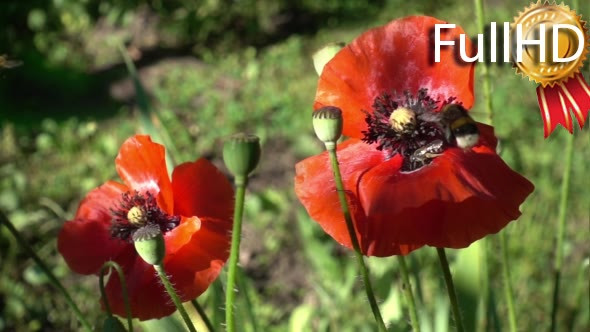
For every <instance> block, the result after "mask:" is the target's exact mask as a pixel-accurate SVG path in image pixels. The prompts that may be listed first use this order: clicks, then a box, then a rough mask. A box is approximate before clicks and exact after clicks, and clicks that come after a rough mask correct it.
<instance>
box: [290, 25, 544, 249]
mask: <svg viewBox="0 0 590 332" xmlns="http://www.w3.org/2000/svg"><path fill="white" fill-rule="evenodd" d="M439 23H446V22H443V21H439V20H437V19H435V18H432V17H425V16H414V17H406V18H403V19H399V20H395V21H392V22H390V23H389V24H387V25H385V26H382V27H379V28H375V29H371V30H369V31H367V32H365V33H363V34H362V35H361V36H359V37H358V38H357V39H355V40H354V41H353V42H352V43H351V44H349V45H348V46H346V47H345V48H343V49H342V50H341V51H340V52H339V53H337V54H336V56H335V57H334V58H333V59H332V60H331V61H330V62H328V64H327V65H326V66H325V67H324V69H323V72H322V74H321V76H320V79H319V83H318V88H317V93H316V98H315V104H314V109H316V110H317V109H319V108H321V107H324V106H336V107H339V108H340V109H341V110H342V115H343V118H344V126H343V133H344V135H347V136H350V137H351V138H350V139H348V140H347V141H345V142H344V143H343V144H340V145H339V146H338V151H337V153H338V157H339V162H340V167H341V172H342V176H343V178H344V182H345V183H344V185H345V188H346V190H347V195H348V200H349V202H350V205H351V209H352V214H353V216H354V223H355V227H356V232H357V237H358V239H359V241H360V245H361V249H362V251H363V253H364V254H366V255H373V256H390V255H394V254H407V253H408V252H410V251H411V250H413V249H416V248H419V247H420V246H422V245H431V246H436V247H450V248H462V247H466V246H468V245H469V244H471V243H472V242H474V241H476V240H478V239H480V238H482V237H483V236H485V235H487V234H490V233H496V232H498V231H499V230H500V229H502V228H503V227H504V226H506V224H507V223H508V222H510V221H511V220H514V219H516V218H518V216H519V215H520V211H519V205H520V204H521V203H522V202H523V201H524V199H525V198H526V197H527V196H528V195H529V194H530V193H531V192H532V191H533V185H532V184H531V183H530V182H529V181H528V180H526V179H525V178H523V177H522V176H520V175H519V174H518V173H516V172H514V171H512V170H511V169H510V168H509V167H508V166H507V165H506V164H505V163H504V162H503V161H502V160H501V159H500V157H499V156H498V155H497V154H496V152H495V151H496V150H495V148H496V144H497V141H496V138H495V137H494V134H493V129H492V128H491V127H489V126H486V125H483V124H478V123H475V122H473V120H471V118H470V117H468V116H467V112H466V108H469V107H471V105H472V104H473V65H471V64H465V63H458V62H457V60H456V58H457V57H456V56H455V54H454V52H457V50H455V49H454V47H443V48H442V50H441V62H433V60H432V58H431V57H432V54H433V52H434V50H433V48H432V47H431V45H432V44H433V43H432V40H433V39H432V38H433V33H434V32H433V31H434V26H435V24H439ZM444 31H446V34H445V33H443V35H442V38H444V39H445V40H453V39H455V40H458V36H459V34H461V33H464V32H463V30H462V29H461V28H460V27H456V28H454V29H446V30H443V32H444ZM467 46H468V47H470V44H469V43H468V45H467ZM443 108H444V111H441V109H443ZM447 110H455V112H451V111H447ZM472 134H473V135H472ZM295 191H296V194H297V196H298V197H299V199H300V201H301V202H302V203H303V205H304V206H305V208H306V209H307V211H308V213H309V214H310V216H311V217H312V218H313V219H314V220H316V221H317V222H318V223H319V224H320V225H321V226H322V228H323V229H324V230H325V231H326V232H327V233H328V234H330V235H331V236H332V237H333V238H334V239H336V240H337V241H338V242H340V243H341V244H343V245H345V246H347V247H349V248H350V247H351V245H350V239H349V236H348V233H347V231H346V225H345V223H344V220H343V217H342V212H341V210H340V204H339V202H338V197H337V194H336V189H335V186H334V181H333V179H332V173H331V168H330V162H329V159H328V156H327V154H326V153H322V154H320V155H317V156H314V157H311V158H308V159H306V160H303V161H301V162H299V163H298V164H297V165H296V177H295Z"/></svg>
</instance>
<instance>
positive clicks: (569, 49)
mask: <svg viewBox="0 0 590 332" xmlns="http://www.w3.org/2000/svg"><path fill="white" fill-rule="evenodd" d="M557 24H559V25H561V26H560V28H559V29H558V30H557V38H556V40H554V32H553V30H554V28H555V27H556V25H557ZM518 25H520V27H518ZM542 25H543V26H542ZM563 25H570V26H573V27H575V28H577V29H578V31H581V32H582V38H580V36H579V35H578V34H577V33H576V32H575V31H573V30H572V29H566V28H563ZM517 28H518V29H517ZM519 30H520V31H519ZM519 32H520V33H521V40H525V41H526V42H527V43H528V41H532V40H537V41H539V40H543V41H544V43H543V44H539V45H534V44H533V45H531V44H525V45H524V46H522V48H521V52H522V54H521V59H520V60H521V61H518V60H519V59H518V57H517V52H519V47H518V45H517V46H516V47H514V40H515V37H517V34H518V33H519ZM511 36H512V37H513V40H512V46H513V47H512V48H511V56H512V61H513V62H514V65H515V67H516V71H517V72H519V73H520V74H522V75H523V76H525V77H528V78H529V80H532V81H535V82H536V83H538V84H541V86H542V87H546V86H553V85H555V84H556V83H560V82H566V81H567V80H568V79H569V78H571V77H574V75H575V74H576V73H578V72H579V71H580V69H581V67H582V66H583V64H584V60H585V59H586V55H587V54H588V46H589V45H590V42H589V41H588V30H587V29H586V27H585V22H584V21H582V19H581V16H578V15H577V14H576V12H574V11H573V10H571V9H570V8H569V7H568V6H566V5H563V4H561V5H556V4H554V3H553V4H550V3H547V2H545V3H541V1H539V2H537V3H536V4H531V5H530V6H529V7H526V8H525V9H524V11H523V12H521V13H519V15H518V16H517V17H515V19H514V23H513V25H512V31H511ZM555 43H557V47H556V48H555V47H554V44H555ZM579 43H583V44H584V46H583V47H582V51H581V54H580V55H579V56H577V57H575V58H574V59H572V60H571V61H567V62H559V61H554V59H556V58H557V59H568V58H571V57H573V56H574V55H575V54H576V53H577V52H578V49H579ZM541 47H544V49H545V61H541V60H542V59H541ZM554 50H556V51H557V54H555V52H554Z"/></svg>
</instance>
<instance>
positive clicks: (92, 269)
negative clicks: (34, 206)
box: [57, 181, 131, 274]
mask: <svg viewBox="0 0 590 332" xmlns="http://www.w3.org/2000/svg"><path fill="white" fill-rule="evenodd" d="M126 191H127V187H126V186H124V185H122V184H120V183H117V182H113V181H109V182H107V183H105V184H104V185H102V186H100V187H98V188H96V189H94V190H92V191H91V192H90V193H89V194H88V195H87V196H86V198H84V200H83V201H82V202H81V203H80V207H79V208H78V212H77V213H76V217H75V219H74V220H72V221H68V222H66V223H65V224H64V226H63V228H62V229H61V231H60V233H59V236H58V239H57V249H58V251H59V252H60V253H61V254H62V256H63V257H64V259H65V260H66V262H67V264H68V266H69V267H70V268H71V269H72V270H73V271H75V272H77V273H80V274H93V273H98V271H99V270H100V268H101V266H102V265H103V264H104V262H106V261H108V260H115V261H117V260H118V257H119V256H120V255H121V254H123V253H124V252H125V251H126V249H128V248H130V247H131V245H130V244H128V243H126V242H124V241H121V240H116V239H113V238H112V237H111V233H110V226H111V218H112V217H111V212H110V208H111V207H112V206H117V204H118V203H119V202H120V199H121V195H122V194H123V193H124V192H126Z"/></svg>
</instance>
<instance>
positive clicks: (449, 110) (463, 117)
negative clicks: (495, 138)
mask: <svg viewBox="0 0 590 332" xmlns="http://www.w3.org/2000/svg"><path fill="white" fill-rule="evenodd" d="M440 114H441V121H440V123H441V125H442V127H443V129H444V131H445V136H446V139H447V141H448V142H449V144H454V145H456V146H457V147H459V148H461V149H469V148H470V147H472V146H474V145H475V144H477V141H478V140H479V130H478V129H477V125H476V124H475V121H474V120H473V119H472V118H471V117H470V116H469V114H468V113H467V110H466V109H465V108H463V106H461V105H459V104H448V105H445V106H443V108H442V110H441V111H440Z"/></svg>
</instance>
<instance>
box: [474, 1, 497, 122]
mask: <svg viewBox="0 0 590 332" xmlns="http://www.w3.org/2000/svg"><path fill="white" fill-rule="evenodd" d="M475 15H476V16H477V29H478V30H479V33H484V32H485V31H484V29H485V17H484V8H483V1H482V0H475ZM479 68H481V74H482V75H483V87H482V88H483V98H484V102H485V110H486V116H487V122H488V123H489V124H490V125H491V124H492V121H493V118H494V111H493V108H492V98H491V95H492V85H491V81H490V70H489V68H488V66H487V65H486V63H484V64H483V66H479Z"/></svg>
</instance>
